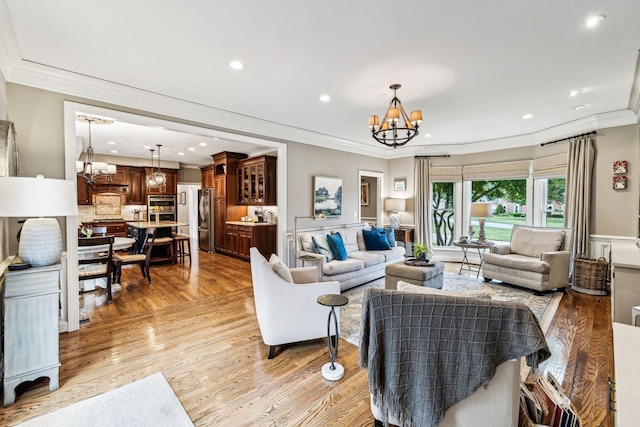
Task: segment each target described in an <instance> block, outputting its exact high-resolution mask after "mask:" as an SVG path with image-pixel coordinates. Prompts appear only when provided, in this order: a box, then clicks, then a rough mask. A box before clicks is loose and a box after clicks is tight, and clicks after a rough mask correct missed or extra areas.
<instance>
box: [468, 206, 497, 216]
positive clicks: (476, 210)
mask: <svg viewBox="0 0 640 427" xmlns="http://www.w3.org/2000/svg"><path fill="white" fill-rule="evenodd" d="M492 215H493V209H492V208H491V203H471V215H470V216H471V217H472V218H489V217H490V216H492Z"/></svg>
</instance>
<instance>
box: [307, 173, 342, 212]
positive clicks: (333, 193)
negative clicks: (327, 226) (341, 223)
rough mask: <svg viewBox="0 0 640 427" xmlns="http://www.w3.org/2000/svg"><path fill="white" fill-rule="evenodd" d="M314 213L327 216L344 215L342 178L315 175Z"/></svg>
mask: <svg viewBox="0 0 640 427" xmlns="http://www.w3.org/2000/svg"><path fill="white" fill-rule="evenodd" d="M313 214H314V215H324V216H325V217H326V218H331V217H334V218H336V217H340V216H342V179H341V178H334V177H328V176H321V175H315V176H314V177H313Z"/></svg>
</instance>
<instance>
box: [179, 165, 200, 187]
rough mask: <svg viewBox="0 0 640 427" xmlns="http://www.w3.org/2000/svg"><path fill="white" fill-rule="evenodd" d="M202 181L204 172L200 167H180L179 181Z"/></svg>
mask: <svg viewBox="0 0 640 427" xmlns="http://www.w3.org/2000/svg"><path fill="white" fill-rule="evenodd" d="M183 182H188V183H194V182H197V183H201V182H202V172H201V171H200V169H196V168H180V169H178V183H180V184H181V183H183Z"/></svg>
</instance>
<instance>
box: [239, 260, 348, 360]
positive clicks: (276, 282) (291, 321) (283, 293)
mask: <svg viewBox="0 0 640 427" xmlns="http://www.w3.org/2000/svg"><path fill="white" fill-rule="evenodd" d="M249 255H250V261H251V277H252V280H253V297H254V301H255V307H256V316H257V318H258V325H259V326H260V334H261V335H262V340H263V341H264V343H265V344H266V345H268V346H269V355H268V358H269V359H272V358H273V357H274V356H275V349H276V346H281V345H284V344H290V343H295V342H299V341H306V340H311V339H317V338H324V339H327V319H328V318H329V310H330V308H329V307H326V306H323V305H320V304H318V302H317V299H318V297H319V296H321V295H326V294H336V295H339V294H340V282H321V283H312V282H315V281H316V280H317V274H318V273H317V268H316V267H302V268H291V269H288V268H287V267H286V266H285V265H284V263H282V262H281V261H280V265H279V266H278V268H281V269H286V270H288V272H289V273H290V274H291V277H292V279H293V281H292V282H289V281H287V280H285V279H283V278H282V277H280V276H279V275H278V274H277V273H276V272H275V271H274V269H273V268H272V267H271V265H270V263H269V262H267V260H266V259H265V257H263V256H262V254H261V253H260V252H259V251H258V249H256V248H251V249H249ZM272 257H273V256H272ZM277 261H279V259H277ZM272 263H273V261H272ZM281 273H282V271H281ZM284 273H285V275H286V271H284ZM336 315H337V319H338V325H339V324H340V310H339V307H336Z"/></svg>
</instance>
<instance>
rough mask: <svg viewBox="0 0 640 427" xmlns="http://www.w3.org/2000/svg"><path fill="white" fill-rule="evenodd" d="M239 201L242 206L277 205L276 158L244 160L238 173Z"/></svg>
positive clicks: (262, 157)
mask: <svg viewBox="0 0 640 427" xmlns="http://www.w3.org/2000/svg"><path fill="white" fill-rule="evenodd" d="M236 180H237V186H238V188H237V200H238V204H242V205H258V206H264V205H275V204H276V158H275V157H272V156H261V157H256V158H253V159H249V160H243V161H242V162H240V163H239V164H238V169H237V171H236Z"/></svg>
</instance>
